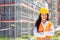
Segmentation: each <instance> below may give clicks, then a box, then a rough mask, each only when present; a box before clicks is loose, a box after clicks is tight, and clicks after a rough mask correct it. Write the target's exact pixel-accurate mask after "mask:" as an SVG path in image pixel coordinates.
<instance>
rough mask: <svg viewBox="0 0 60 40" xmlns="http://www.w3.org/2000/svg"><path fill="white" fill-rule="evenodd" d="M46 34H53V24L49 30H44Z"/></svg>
mask: <svg viewBox="0 0 60 40" xmlns="http://www.w3.org/2000/svg"><path fill="white" fill-rule="evenodd" d="M46 35H49V36H53V35H54V26H53V25H52V26H51V28H50V31H49V32H46Z"/></svg>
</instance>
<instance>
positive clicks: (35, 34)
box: [33, 27, 45, 37]
mask: <svg viewBox="0 0 60 40" xmlns="http://www.w3.org/2000/svg"><path fill="white" fill-rule="evenodd" d="M33 31H34V36H40V37H45V34H44V32H43V33H42V34H41V33H38V32H37V28H36V27H35V28H34V30H33Z"/></svg>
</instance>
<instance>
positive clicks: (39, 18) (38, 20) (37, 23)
mask: <svg viewBox="0 0 60 40" xmlns="http://www.w3.org/2000/svg"><path fill="white" fill-rule="evenodd" d="M41 20H42V19H41V14H40V15H39V17H38V19H37V21H36V23H35V26H36V27H37V32H38V28H39V24H40V23H41ZM46 20H49V14H47V19H46Z"/></svg>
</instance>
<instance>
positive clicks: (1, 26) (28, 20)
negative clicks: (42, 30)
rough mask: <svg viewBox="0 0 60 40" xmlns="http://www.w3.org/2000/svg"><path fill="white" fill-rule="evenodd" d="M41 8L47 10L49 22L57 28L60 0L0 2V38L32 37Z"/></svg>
mask: <svg viewBox="0 0 60 40" xmlns="http://www.w3.org/2000/svg"><path fill="white" fill-rule="evenodd" d="M41 7H47V8H49V10H50V21H52V22H53V23H54V27H55V28H57V27H58V26H59V25H60V16H59V14H60V0H58V1H56V0H0V37H1V38H3V37H4V38H14V40H15V38H17V37H19V38H22V37H26V35H27V36H28V37H29V36H32V35H33V28H34V25H35V22H36V19H37V18H38V15H39V14H38V12H39V9H40V8H41ZM3 40H8V39H3ZM9 40H13V39H9ZM19 40H20V39H19Z"/></svg>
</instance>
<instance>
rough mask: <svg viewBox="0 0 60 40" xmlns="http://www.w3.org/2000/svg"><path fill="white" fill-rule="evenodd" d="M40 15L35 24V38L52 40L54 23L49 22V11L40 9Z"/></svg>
mask: <svg viewBox="0 0 60 40" xmlns="http://www.w3.org/2000/svg"><path fill="white" fill-rule="evenodd" d="M39 13H40V15H39V18H38V20H37V21H36V23H35V28H34V36H39V37H38V38H37V40H50V38H51V37H52V36H53V35H54V27H53V23H52V22H49V21H48V20H49V11H48V9H47V8H45V7H43V8H41V9H40V12H39Z"/></svg>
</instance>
